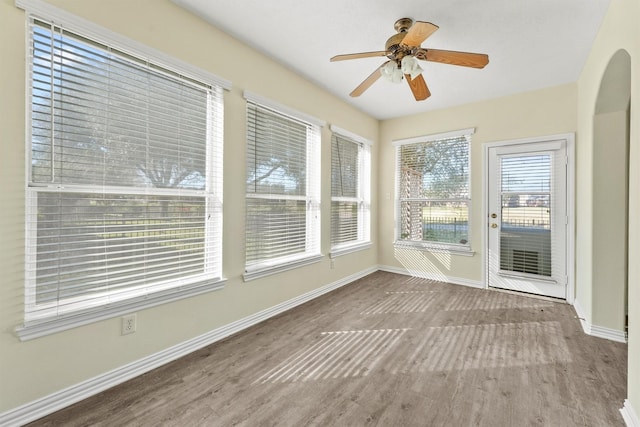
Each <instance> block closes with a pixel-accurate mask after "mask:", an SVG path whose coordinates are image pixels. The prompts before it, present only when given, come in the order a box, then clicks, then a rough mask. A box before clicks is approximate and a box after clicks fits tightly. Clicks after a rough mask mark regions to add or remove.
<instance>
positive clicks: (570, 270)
mask: <svg viewBox="0 0 640 427" xmlns="http://www.w3.org/2000/svg"><path fill="white" fill-rule="evenodd" d="M557 140H564V141H566V155H567V169H566V171H567V192H566V193H567V194H566V198H567V200H566V208H567V226H566V236H565V238H566V246H565V251H566V253H565V257H566V269H567V303H568V304H572V305H573V302H574V300H575V265H576V263H575V229H576V228H575V170H576V169H575V167H576V163H575V160H576V159H575V134H574V133H563V134H556V135H546V136H539V137H532V138H521V139H511V140H503V141H495V142H486V143H484V144H482V166H483V177H482V213H483V217H482V247H483V251H482V277H483V279H484V288H485V289H488V288H489V233H488V228H489V215H490V212H489V207H490V205H489V149H490V148H496V147H504V146H509V145H522V144H528V143H535V142H547V141H557Z"/></svg>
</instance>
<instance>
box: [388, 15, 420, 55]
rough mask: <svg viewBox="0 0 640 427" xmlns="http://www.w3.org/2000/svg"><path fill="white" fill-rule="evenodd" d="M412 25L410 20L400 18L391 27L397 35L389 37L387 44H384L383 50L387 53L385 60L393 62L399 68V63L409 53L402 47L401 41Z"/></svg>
mask: <svg viewBox="0 0 640 427" xmlns="http://www.w3.org/2000/svg"><path fill="white" fill-rule="evenodd" d="M412 25H413V20H412V19H411V18H400V19H398V20H397V21H396V23H395V24H394V25H393V28H395V30H396V31H397V32H398V34H394V35H393V36H391V37H389V39H388V40H387V42H386V43H385V50H386V51H387V52H389V53H388V54H387V58H389V59H392V60H395V61H396V62H397V63H398V66H400V61H401V60H402V58H403V57H405V56H406V55H409V54H410V51H409V50H407V48H406V46H404V45H402V40H404V37H405V36H406V35H407V31H409V28H411V26H412Z"/></svg>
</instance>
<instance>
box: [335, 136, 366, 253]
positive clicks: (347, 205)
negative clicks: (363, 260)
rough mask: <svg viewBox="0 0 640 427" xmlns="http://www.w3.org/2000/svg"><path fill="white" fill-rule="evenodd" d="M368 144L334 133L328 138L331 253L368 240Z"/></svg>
mask: <svg viewBox="0 0 640 427" xmlns="http://www.w3.org/2000/svg"><path fill="white" fill-rule="evenodd" d="M370 175H371V147H370V145H369V144H365V143H363V142H359V141H355V140H354V139H352V138H349V137H347V136H343V135H341V134H339V133H336V132H334V133H333V135H332V137H331V250H332V252H335V251H338V250H340V249H342V248H348V247H350V246H353V245H359V244H363V243H367V242H369V240H370V237H369V236H370V231H369V230H370V220H369V218H370V204H371V202H370V197H369V194H370V190H369V186H370Z"/></svg>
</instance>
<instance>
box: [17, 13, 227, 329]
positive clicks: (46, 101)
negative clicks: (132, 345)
mask: <svg viewBox="0 0 640 427" xmlns="http://www.w3.org/2000/svg"><path fill="white" fill-rule="evenodd" d="M30 33H31V49H30V62H31V68H30V70H31V72H30V83H31V84H30V87H31V97H30V102H31V111H30V116H31V117H30V124H31V127H30V134H31V135H30V140H29V141H28V152H29V155H30V173H29V178H28V186H27V218H26V223H27V224H26V228H27V236H26V237H27V239H26V246H27V260H26V310H25V311H26V313H25V325H28V324H29V323H30V322H39V321H48V320H52V319H56V318H60V317H64V316H73V315H75V316H77V315H78V314H79V313H84V312H92V311H96V310H101V309H104V308H105V307H113V306H117V305H118V304H124V303H127V304H130V303H131V302H132V301H137V300H139V301H143V300H144V301H149V300H153V298H157V297H158V296H161V295H165V296H168V295H172V294H176V293H180V292H185V291H186V290H189V289H200V290H203V289H212V288H214V287H215V284H216V283H217V282H219V281H220V280H221V276H222V272H221V239H222V236H221V222H222V210H221V206H222V203H221V201H222V200H221V197H222V174H221V172H222V123H223V110H222V108H223V103H222V89H221V88H220V87H218V86H212V85H209V84H206V83H202V82H199V81H195V80H193V79H190V78H188V77H186V76H183V75H180V74H178V73H176V72H174V71H171V70H169V69H166V68H163V66H161V65H159V64H155V63H150V62H148V61H145V60H144V59H141V58H138V57H136V56H134V55H132V54H131V53H124V52H121V51H119V50H117V49H116V48H114V47H112V46H107V45H104V44H101V43H97V42H94V41H92V40H89V39H87V38H85V37H83V36H81V35H79V34H75V33H73V32H69V31H67V30H65V29H62V28H60V27H57V26H53V25H51V24H48V23H45V22H41V21H38V20H33V21H32V23H31V32H30Z"/></svg>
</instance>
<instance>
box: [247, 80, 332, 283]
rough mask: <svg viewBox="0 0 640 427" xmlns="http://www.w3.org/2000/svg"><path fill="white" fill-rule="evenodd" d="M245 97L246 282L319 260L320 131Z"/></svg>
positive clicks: (302, 119) (298, 117) (268, 104)
mask: <svg viewBox="0 0 640 427" xmlns="http://www.w3.org/2000/svg"><path fill="white" fill-rule="evenodd" d="M245 97H246V98H247V182H246V235H245V253H246V260H245V261H246V271H245V275H244V278H245V280H250V279H253V278H256V277H260V276H263V275H265V274H271V273H274V272H278V271H282V270H284V269H289V268H293V267H296V266H298V265H303V264H306V263H309V262H314V261H317V260H319V259H320V238H319V235H320V126H319V125H318V124H315V123H311V122H310V121H309V119H306V118H305V117H301V115H300V114H298V115H292V114H295V112H294V113H290V112H289V111H284V110H285V108H284V107H281V106H277V105H276V104H275V103H273V102H271V101H265V100H262V99H260V98H259V97H257V96H256V95H252V94H248V93H245Z"/></svg>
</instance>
